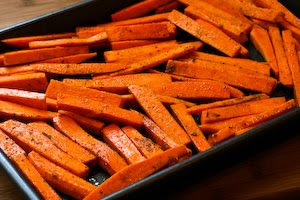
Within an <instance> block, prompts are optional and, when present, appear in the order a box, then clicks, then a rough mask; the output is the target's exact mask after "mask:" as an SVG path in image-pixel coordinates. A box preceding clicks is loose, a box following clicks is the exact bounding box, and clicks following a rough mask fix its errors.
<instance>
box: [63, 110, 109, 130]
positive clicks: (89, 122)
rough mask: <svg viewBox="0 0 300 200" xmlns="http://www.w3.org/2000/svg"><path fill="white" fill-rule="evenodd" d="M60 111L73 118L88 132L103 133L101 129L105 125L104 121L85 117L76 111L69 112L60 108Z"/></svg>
mask: <svg viewBox="0 0 300 200" xmlns="http://www.w3.org/2000/svg"><path fill="white" fill-rule="evenodd" d="M58 113H60V114H63V115H66V116H68V117H70V118H72V119H73V120H75V121H76V122H77V123H78V124H79V125H80V126H81V127H82V128H83V129H84V130H86V131H87V132H89V133H92V134H95V135H98V136H100V135H101V129H102V128H103V127H104V123H103V122H100V121H98V120H95V119H92V118H88V117H84V116H82V115H78V114H76V113H73V112H69V111H64V110H59V111H58Z"/></svg>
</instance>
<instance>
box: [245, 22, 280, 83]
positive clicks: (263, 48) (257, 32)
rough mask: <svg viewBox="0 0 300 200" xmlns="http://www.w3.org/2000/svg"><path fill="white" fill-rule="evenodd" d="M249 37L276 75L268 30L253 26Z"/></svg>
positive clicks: (276, 65)
mask: <svg viewBox="0 0 300 200" xmlns="http://www.w3.org/2000/svg"><path fill="white" fill-rule="evenodd" d="M250 38H251V41H252V43H253V45H254V46H255V48H256V49H257V50H258V51H259V52H260V53H261V55H262V56H263V57H264V59H265V60H266V61H268V62H269V64H270V67H271V70H272V72H273V74H274V75H275V77H278V76H279V68H278V64H277V60H276V56H275V51H274V48H273V45H272V42H271V39H270V37H269V34H268V31H266V30H265V29H263V28H261V27H258V26H255V27H253V29H252V31H251V33H250Z"/></svg>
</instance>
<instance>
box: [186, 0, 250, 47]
mask: <svg viewBox="0 0 300 200" xmlns="http://www.w3.org/2000/svg"><path fill="white" fill-rule="evenodd" d="M184 13H185V14H186V15H188V16H190V17H192V18H194V19H202V20H205V21H208V22H210V23H212V24H213V25H214V26H216V27H218V28H220V29H221V30H222V31H223V32H225V33H226V34H227V35H228V36H230V37H231V38H233V39H234V40H235V41H237V42H239V43H244V42H246V41H247V40H248V37H247V35H246V34H247V33H248V32H249V31H250V28H251V25H250V24H246V23H244V22H243V21H242V20H240V19H237V18H236V17H234V16H232V15H230V14H229V13H227V12H225V11H223V10H221V9H219V8H217V7H214V6H212V5H210V4H209V3H207V2H203V1H197V3H196V5H195V6H189V7H187V8H186V9H185V10H184Z"/></svg>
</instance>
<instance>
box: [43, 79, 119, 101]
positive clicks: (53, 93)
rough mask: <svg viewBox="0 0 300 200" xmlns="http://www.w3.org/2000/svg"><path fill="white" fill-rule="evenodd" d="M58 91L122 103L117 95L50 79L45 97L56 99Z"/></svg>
mask: <svg viewBox="0 0 300 200" xmlns="http://www.w3.org/2000/svg"><path fill="white" fill-rule="evenodd" d="M59 93H63V94H69V95H74V96H81V97H88V98H91V99H94V100H97V101H100V102H103V103H108V104H111V105H115V106H122V105H123V99H122V98H121V96H119V95H116V94H112V93H108V92H103V91H99V90H95V89H90V88H85V87H78V86H72V85H68V84H65V83H63V82H60V81H56V80H51V81H50V83H49V85H48V88H47V90H46V97H48V98H52V99H57V95H58V94H59Z"/></svg>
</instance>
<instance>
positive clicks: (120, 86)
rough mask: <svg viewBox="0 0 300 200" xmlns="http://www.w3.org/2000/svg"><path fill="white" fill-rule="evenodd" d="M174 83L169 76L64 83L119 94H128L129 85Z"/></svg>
mask: <svg viewBox="0 0 300 200" xmlns="http://www.w3.org/2000/svg"><path fill="white" fill-rule="evenodd" d="M170 82H172V79H171V77H170V76H169V75H168V74H150V73H148V74H147V73H144V74H130V75H123V76H116V77H110V78H105V79H99V80H83V79H81V80H80V79H64V80H63V83H65V84H67V85H72V86H79V87H88V88H93V89H98V90H103V91H107V92H112V93H118V94H128V86H129V85H133V84H135V85H141V86H150V85H156V84H164V83H170Z"/></svg>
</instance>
